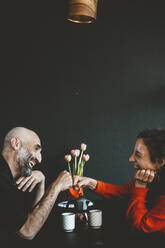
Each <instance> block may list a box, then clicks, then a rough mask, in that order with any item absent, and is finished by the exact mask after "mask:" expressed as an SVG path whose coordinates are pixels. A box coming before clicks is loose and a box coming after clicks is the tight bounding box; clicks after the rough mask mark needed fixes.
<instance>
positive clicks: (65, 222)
mask: <svg viewBox="0 0 165 248" xmlns="http://www.w3.org/2000/svg"><path fill="white" fill-rule="evenodd" d="M61 223H62V229H63V230H64V231H65V232H73V231H74V229H75V214H74V213H72V212H68V213H62V214H61Z"/></svg>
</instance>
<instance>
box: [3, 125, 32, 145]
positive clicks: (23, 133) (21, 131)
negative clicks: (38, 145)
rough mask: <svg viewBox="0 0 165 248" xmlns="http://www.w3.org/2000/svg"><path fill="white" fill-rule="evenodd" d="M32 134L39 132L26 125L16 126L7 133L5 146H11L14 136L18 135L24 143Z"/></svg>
mask: <svg viewBox="0 0 165 248" xmlns="http://www.w3.org/2000/svg"><path fill="white" fill-rule="evenodd" d="M32 136H37V134H36V133H35V132H33V131H32V130H30V129H28V128H25V127H14V128H12V129H11V130H10V131H9V132H8V133H7V134H6V136H5V139H4V145H3V148H6V147H10V145H11V139H12V138H15V137H17V138H19V139H20V141H21V142H23V143H24V142H26V141H27V140H29V138H31V137H32Z"/></svg>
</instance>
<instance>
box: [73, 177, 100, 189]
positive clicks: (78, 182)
mask: <svg viewBox="0 0 165 248" xmlns="http://www.w3.org/2000/svg"><path fill="white" fill-rule="evenodd" d="M73 186H74V188H75V189H76V190H77V189H79V188H81V187H86V186H87V187H88V188H89V189H90V190H95V189H96V187H97V181H96V180H95V179H92V178H89V177H80V176H74V177H73Z"/></svg>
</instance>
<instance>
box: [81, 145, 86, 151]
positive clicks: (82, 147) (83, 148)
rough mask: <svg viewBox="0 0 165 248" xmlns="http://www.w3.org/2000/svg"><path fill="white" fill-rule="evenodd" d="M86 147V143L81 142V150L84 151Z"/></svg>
mask: <svg viewBox="0 0 165 248" xmlns="http://www.w3.org/2000/svg"><path fill="white" fill-rule="evenodd" d="M86 149H87V145H86V144H84V143H82V144H81V150H82V151H83V152H84V151H85V150H86Z"/></svg>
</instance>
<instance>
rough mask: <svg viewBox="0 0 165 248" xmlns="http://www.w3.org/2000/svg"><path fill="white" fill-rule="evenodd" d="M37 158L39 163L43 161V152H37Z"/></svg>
mask: <svg viewBox="0 0 165 248" xmlns="http://www.w3.org/2000/svg"><path fill="white" fill-rule="evenodd" d="M36 160H37V163H38V164H40V163H41V160H42V155H41V153H38V154H37V156H36Z"/></svg>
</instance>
